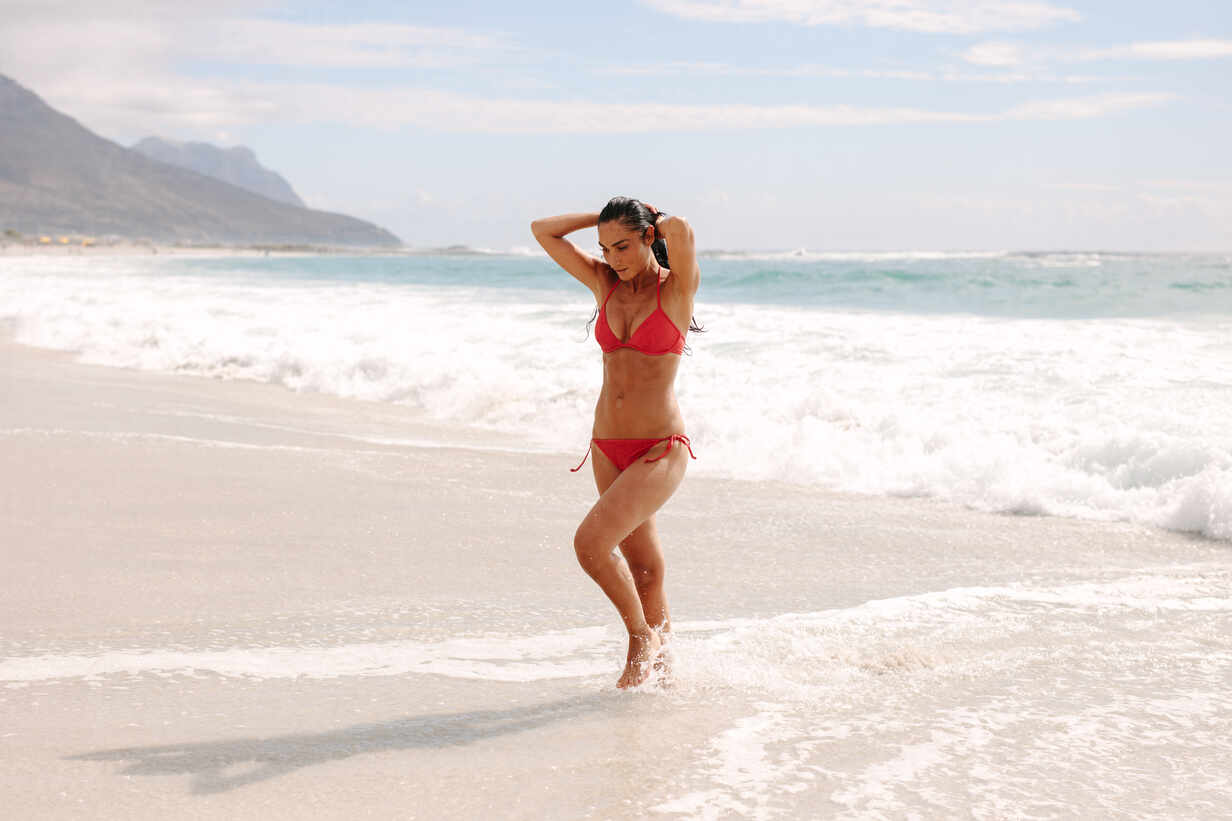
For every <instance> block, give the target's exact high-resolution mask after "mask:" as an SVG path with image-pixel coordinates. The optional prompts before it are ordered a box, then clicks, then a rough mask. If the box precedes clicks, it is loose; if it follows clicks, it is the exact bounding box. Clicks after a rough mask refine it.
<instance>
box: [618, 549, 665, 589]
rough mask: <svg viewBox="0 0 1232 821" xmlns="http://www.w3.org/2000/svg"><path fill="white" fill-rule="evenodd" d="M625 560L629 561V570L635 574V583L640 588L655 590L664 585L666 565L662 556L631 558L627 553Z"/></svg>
mask: <svg viewBox="0 0 1232 821" xmlns="http://www.w3.org/2000/svg"><path fill="white" fill-rule="evenodd" d="M625 561H626V562H628V563H629V572H630V573H632V574H633V583H634V584H635V585H637V589H638V590H641V591H644V590H655V589H657V588H659V587H662V586H663V575H664V572H665V566H664V564H663V558H662V557H661V556H657V555H656V556H652V557H650V558H647V559H642V558H637V557H634V558H632V559H630V558H629V556H628V555H627V554H626V555H625Z"/></svg>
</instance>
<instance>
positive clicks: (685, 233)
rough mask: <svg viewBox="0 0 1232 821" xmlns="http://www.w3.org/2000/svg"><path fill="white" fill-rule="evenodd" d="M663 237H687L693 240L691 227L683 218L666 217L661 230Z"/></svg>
mask: <svg viewBox="0 0 1232 821" xmlns="http://www.w3.org/2000/svg"><path fill="white" fill-rule="evenodd" d="M661 230H662V232H663V236H665V237H667V238H668V239H671V238H672V237H688V238H689V239H692V238H693V226H691V225H689V221H688V220H686V219H685V218H684V217H675V216H673V217H668V218H667V219H665V220H664V221H663V226H662V228H661Z"/></svg>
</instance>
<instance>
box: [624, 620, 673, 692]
mask: <svg viewBox="0 0 1232 821" xmlns="http://www.w3.org/2000/svg"><path fill="white" fill-rule="evenodd" d="M662 646H663V643H662V642H661V641H660V640H659V634H658V633H656V632H655V631H653V630H648V631H647V632H645V633H631V634H630V635H629V658H628V661H626V662H625V671H624V673H622V674H621V676H620V681H618V682H616V686H617V687H619V688H620V689H622V690H624V689H625V688H628V687H636V686H637V685H639V684H641V683H642V682H644V681H645V680H646V679H648V678H650V671H651V669H652V666H653V664H654V661H655V658H656V657H657V656H658V655H659V648H660V647H662Z"/></svg>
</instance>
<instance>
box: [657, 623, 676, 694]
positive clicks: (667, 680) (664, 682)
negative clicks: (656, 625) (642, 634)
mask: <svg viewBox="0 0 1232 821" xmlns="http://www.w3.org/2000/svg"><path fill="white" fill-rule="evenodd" d="M655 632H656V633H658V634H659V653H658V655H656V656H655V658H654V668H653V669H654V674H655V681H656V683H657V684H658V685H659V686H660V687H670V686H671V685H672V648H671V638H672V634H671V633H670V632H669V631H659V630H655Z"/></svg>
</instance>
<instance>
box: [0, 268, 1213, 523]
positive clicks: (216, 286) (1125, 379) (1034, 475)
mask: <svg viewBox="0 0 1232 821" xmlns="http://www.w3.org/2000/svg"><path fill="white" fill-rule="evenodd" d="M1052 256H1053V257H1055V256H1057V255H1052ZM1061 258H1062V261H1066V260H1068V261H1077V255H1061ZM1050 259H1052V257H1050V256H1047V255H1045V256H1031V255H1028V256H1015V257H1009V258H1004V259H1003V258H1000V257H996V258H992V259H980V260H977V261H976V262H978V264H980V265H991V266H994V267H993V268H991V269H989V270H988V271H986V272H985V274H982V275H986V276H988V277H990V278H991V279H990V281H992V280H996V281H998V282H1001V283H1002V284H1003V286H1004V283H1007V282H1011V281H1013V282H1018V283H1019V286H1017V287H1021V288H1024V289H1026V290H1025V291H1023V293H1028V292H1029V293H1036V291H1034V290H1032V289H1036V288H1038V287H1039V286H1037V285H1034V284H1031V283H1032V282H1034V281H1035V280H1034V279H1032V277H1033V276H1034V275H1033V274H1031V273H1030V270H1031V266H1032V265H1034V264H1036V263H1039V264H1049V260H1050ZM1098 261H1100V263H1101V265H1104V266H1105V267H1106V266H1107V265H1113V264H1114V263H1115V264H1124V265H1127V266H1128V267H1127V268H1125V271H1124V272H1123V273H1124V277H1125V278H1126V279H1127V281H1130V282H1136V281H1138V280H1140V279H1141V278H1142V277H1143V276H1144V274H1143V271H1145V270H1146V269H1147V268H1148V267H1149V266H1148V265H1147V263H1146V262H1143V261H1142V260H1138V259H1131V260H1130V262H1128V263H1121V262H1117V260H1116V258H1114V257H1112V256H1109V255H1100V256H1099V259H1098ZM960 263H964V264H975V263H974V262H972V261H971V260H957V261H951V262H944V261H942V262H937V261H932V262H929V263H927V265H928V266H932V267H925V268H922V269H919V270H914V269H913V270H912V271H907V272H906V274H908V275H909V276H908V277H907V278H906V279H901V278H900V279H894V278H889V279H885V278H884V277H882V274H880V273H878V272H879V271H880V269H879V268H877V267H876V266H875V265H874V266H873V267H871V268H870V267H867V265H866V266H865V267H861V268H859V269H858V270H857V271H856V272H855V274H853V275H852V276H849V277H848V279H847V285H844V286H842V287H839V286H838V285H835V286H834V287H835V288H837V289H838V290H836V291H834V293H833V294H832V295H831V297H830V298H828V299H831V301H833V300H834V299H837V298H838V297H836V296H834V294H842V293H846V291H844V290H843V288H847V287H858V288H863V289H865V290H866V291H867V292H868V293H870V294H871V293H879V291H877V289H882V288H885V287H889V286H888V285H887V283H897V284H895V285H893V287H894V288H898V289H899V291H900V297H899V298H900V300H903V301H905V302H904V305H903V308H900V309H898V310H873V309H869V308H866V307H855V306H842V305H824V304H823V305H809V304H807V301H806V302H805V304H802V305H800V306H796V307H792V306H790V305H783V304H765V303H764V302H749V301H737V300H736V299H735V297H737V296H739V295H740V294H741V293H746V292H739V291H736V290H733V288H735V287H736V286H735V285H734V284H733V283H735V282H736V281H738V280H739V279H740V277H741V276H752V275H757V276H762V274H756V271H755V270H754V269H753V268H748V267H742V264H740V263H724V264H725V265H728V266H729V267H728V268H725V269H722V270H719V271H717V272H716V280H715V282H714V283H713V286H714V290H715V292H716V295H717V296H716V298H715V299H714V300H713V301H708V300H707V297H706V294H705V292H704V291H703V293H701V294H699V297H698V302H697V304H696V306H695V316H696V317H697V319H698V321H700V322H701V323H702V324H703V325H704V326H705V327H706V332H705V333H702V334H698V333H691V334H689V336H688V343H689V347H690V350H689V355H688V356H685V357H684V358H683V359H682V360H681V367H680V372H679V376H678V382H677V393H678V397H679V400H680V404H681V407H682V412H683V414H684V418H685V419H686V425H687V432H688V433H689V435H690V437H691V438H692V439H693V442H694V445H695V447H694V450H695V452H696V453H697V455H698V457H699V460H698V461H696V462H692V463H691V464H690V470H691V471H696V472H700V473H703V474H708V475H713V476H723V477H731V478H741V479H753V480H781V481H786V482H794V483H801V484H806V485H816V486H819V487H825V488H828V489H836V490H842V491H852V492H862V493H875V494H890V495H901V496H931V497H939V498H944V499H949V500H953V501H956V502H959V503H962V504H966V505H970V506H972V507H974V508H979V509H983V510H991V511H1001V512H1011V513H1019V514H1037V515H1038V514H1045V515H1064V516H1076V517H1082V518H1095V519H1106V520H1127V521H1134V522H1142V523H1149V524H1152V525H1156V526H1159V527H1164V528H1168V529H1173V530H1184V531H1191V532H1195V533H1200V534H1203V535H1206V536H1210V537H1214V538H1219V539H1232V414H1229V413H1228V412H1227V409H1228V396H1229V390H1230V389H1232V377H1230V376H1229V374H1230V371H1229V369H1228V365H1227V363H1228V362H1232V307H1228V306H1222V307H1221V304H1220V303H1219V302H1218V301H1213V300H1211V299H1209V298H1203V299H1204V300H1205V301H1204V302H1202V303H1201V304H1203V305H1205V306H1206V307H1207V310H1206V311H1205V312H1196V307H1194V306H1191V308H1187V309H1186V310H1185V312H1181V313H1178V312H1176V311H1175V310H1173V309H1174V308H1175V307H1176V305H1177V304H1179V303H1168V305H1170V306H1171V307H1169V308H1168V309H1167V310H1161V312H1160V313H1159V315H1157V316H1142V315H1140V314H1141V312H1140V311H1139V310H1138V308H1137V307H1135V306H1137V305H1138V302H1134V301H1133V300H1135V299H1139V298H1138V297H1132V298H1131V297H1128V296H1127V297H1124V300H1123V303H1122V309H1124V310H1122V311H1121V312H1122V313H1124V314H1125V315H1114V316H1106V315H1102V314H1103V313H1107V312H1108V311H1107V310H1105V309H1101V311H1099V312H1096V315H1091V316H1071V315H1069V309H1067V308H1061V309H1058V313H1059V314H1060V315H1059V316H1055V317H1049V316H1039V315H1036V314H1039V313H1040V311H1039V310H1035V309H1033V310H1032V311H1030V312H1029V315H1020V316H1007V315H1004V314H1003V312H993V313H992V314H980V313H971V312H954V311H937V310H935V303H934V302H933V301H932V300H933V299H934V297H933V296H930V294H937V293H941V292H942V291H944V288H945V282H946V280H945V276H946V274H945V271H947V270H950V269H949V268H946V267H944V266H947V265H951V264H953V265H958V264H960ZM263 264H265V263H263V262H262V261H261V260H251V259H250V260H238V259H237V260H227V259H223V260H217V259H214V260H210V259H201V260H157V259H142V258H110V259H98V260H95V259H89V260H86V259H71V258H61V259H56V258H28V259H15V260H14V261H13V263H12V265H11V266H9V269H8V270H7V271H6V277H5V278H4V279H3V280H0V319H3V320H4V321H5V322H6V324H7V325H9V326H11V327H13V328H14V333H15V336H16V339H17V341H19V342H22V343H24V344H30V345H38V346H44V347H49V348H56V349H62V350H72V351H76V352H78V354H79V356H80V359H81V360H82V361H84V362H90V363H97V364H103V365H110V366H120V367H131V368H141V369H147V370H157V371H167V372H175V373H189V374H197V375H201V376H207V377H213V378H223V379H248V380H257V381H262V382H269V383H274V384H279V385H283V386H285V387H287V388H289V389H291V390H294V391H314V392H322V393H328V394H333V395H337V396H344V397H353V398H358V399H364V400H371V401H383V402H396V403H400V404H403V405H406V406H409V407H412V408H414V409H417V410H418V411H420V412H422V413H423V414H424V415H425V416H426V417H428V418H430V419H433V420H437V421H442V422H448V423H451V424H456V425H458V426H461V427H466V428H469V429H471V430H472V431H474V430H480V431H486V432H488V433H490V434H492V435H494V436H496V435H499V436H500V437H501V439H502V441H504V442H505V443H507V445H508V446H510V447H515V448H528V449H534V450H553V451H557V452H560V453H561V454H562V469H563V468H564V467H571V466H572V464H573V462H572V461H570V462H569V464H568V465H566V464H565V461H567V460H566V459H565V458H564V457H565V456H566V455H567V457H568V459H569V460H572V459H576V458H577V457H578V454H579V453H580V452H581V451H582V450H584V448H585V445H586V442H587V440H588V439H589V434H590V427H591V422H592V416H593V410H594V402H595V398H596V396H597V394H598V390H599V387H600V384H601V379H602V372H601V365H600V355H599V352H598V349H597V346H596V345H595V343H594V342H593V338H592V336H593V334H592V333H588V329H587V326H586V320H587V319H588V318H590V317H591V316H592V315H593V313H594V308H595V304H594V301H593V299H591V298H590V296H589V295H588V294H586V293H585V290H584V289H582V288H581V287H580V286H576V283H573V285H574V287H573V288H572V289H568V285H569V283H572V280H569V283H565V284H564V287H565V288H566V289H565V290H561V289H560V288H559V287H557V289H556V290H553V289H552V288H549V287H546V286H545V285H544V280H543V279H542V278H543V277H546V276H547V274H546V273H545V271H546V270H547V269H546V268H542V267H541V266H543V265H547V263H542V262H540V261H538V260H534V259H530V258H525V257H521V258H516V257H510V258H492V259H488V258H486V257H485V258H477V257H468V258H453V257H450V258H442V259H439V260H437V259H435V258H430V257H415V258H409V259H402V260H393V261H390V260H376V261H371V260H365V259H363V258H338V259H333V258H315V257H305V258H303V259H294V260H280V261H277V264H276V265H275V264H274V263H270V264H269V265H270V266H271V267H261V266H262V265H263ZM708 264H711V265H713V264H715V263H713V262H711V263H708ZM877 264H880V263H877ZM921 264H924V263H921ZM1186 264H1190V263H1186ZM398 265H411V266H412V267H411V268H410V269H407V270H403V269H402V268H398V267H397V266H398ZM732 265H734V266H735V267H730V266H732ZM843 265H847V263H846V262H844V263H843ZM365 266H375V267H372V268H371V269H369V268H365ZM391 266H392V267H391ZM414 266H419V267H414ZM475 266H479V267H478V268H476V267H475ZM537 266H538V267H537ZM939 266H940V267H939ZM997 266H999V267H997ZM421 268H422V271H421V270H420V269H421ZM1227 268H1228V266H1227V263H1226V261H1221V260H1220V259H1218V258H1209V259H1208V258H1199V259H1197V261H1194V262H1192V269H1189V268H1187V269H1185V270H1171V271H1169V272H1167V275H1166V276H1161V277H1157V278H1156V279H1157V281H1155V284H1154V285H1153V286H1151V287H1153V288H1154V290H1152V291H1150V293H1151V294H1154V295H1156V296H1157V297H1159V298H1160V299H1163V298H1164V297H1166V296H1167V295H1168V294H1171V293H1182V292H1178V291H1176V289H1173V288H1171V285H1170V284H1169V283H1173V284H1174V283H1175V282H1177V281H1182V280H1186V278H1191V279H1195V280H1200V281H1202V282H1205V283H1207V284H1208V285H1210V286H1211V287H1214V286H1215V285H1216V284H1218V283H1219V282H1221V281H1222V279H1221V277H1227V276H1228V274H1227V273H1226V269H1227ZM845 270H846V268H835V269H829V268H823V269H817V270H814V269H801V271H797V272H796V273H794V274H792V275H791V276H789V277H787V279H784V280H781V281H780V282H779V284H778V285H776V286H774V287H778V288H785V289H788V290H787V291H784V293H785V294H787V296H783V294H779V296H777V297H775V298H776V299H778V300H779V301H780V302H781V301H783V300H785V299H789V297H790V295H791V293H796V292H795V291H791V289H793V288H795V289H800V288H804V289H805V290H803V291H798V292H799V293H800V294H805V293H806V292H807V291H808V289H810V288H812V287H813V284H811V283H814V282H815V281H817V280H816V278H817V277H819V276H822V275H823V274H824V275H826V276H830V277H831V278H838V279H842V277H843V276H846V275H845V274H844V273H843V271H845ZM981 270H982V269H981ZM1081 270H1088V269H1087V268H1083V269H1081ZM1101 270H1102V269H1101ZM476 271H477V272H478V273H475V272H476ZM810 271H811V273H810ZM467 272H472V274H473V276H472V279H474V277H478V276H480V275H482V277H483V279H482V281H481V282H469V283H467V282H466V281H465V276H466V275H467ZM742 272H743V273H742ZM827 272H828V273H827ZM558 273H559V272H558ZM763 273H764V272H763ZM789 273H790V272H789ZM519 276H525V278H526V280H527V282H528V283H531V285H530V287H528V288H525V289H520V288H518V287H517V283H518V281H519V279H518V278H519ZM561 276H563V275H561ZM974 276H976V272H975V271H974V269H973V270H972V271H969V272H967V273H964V274H963V275H962V281H963V282H972V281H974V280H972V277H974ZM1099 276H1100V277H1105V274H1100V275H1099ZM724 277H727V279H726V280H724ZM801 277H803V279H801ZM809 277H812V278H813V279H809ZM912 277H917V278H916V279H912ZM451 278H452V279H451ZM1105 278H1106V277H1105ZM459 280H461V281H459ZM725 281H726V282H727V283H728V284H727V285H726V286H725V285H723V282H725ZM1144 281H1145V280H1144ZM801 282H804V283H805V284H804V285H801ZM1083 282H1085V284H1083V285H1080V286H1076V287H1078V288H1079V290H1082V291H1083V292H1084V293H1086V294H1088V296H1090V294H1092V293H1095V294H1098V293H1102V292H1101V291H1100V290H1099V289H1100V288H1104V289H1107V288H1111V287H1113V286H1112V285H1108V284H1100V283H1104V282H1105V280H1104V279H1099V280H1091V281H1090V282H1086V281H1083ZM1023 283H1026V284H1023ZM757 287H758V288H761V289H762V290H767V289H769V290H768V292H769V293H771V295H773V293H774V292H773V288H771V286H770V285H768V284H767V281H765V280H762V281H761V282H760V284H759V285H758V286H757ZM999 287H1000V286H999ZM1005 287H1008V286H1005ZM1117 287H1121V286H1117ZM1134 287H1138V286H1134ZM1141 287H1146V286H1141ZM725 289H726V290H725ZM913 289H914V290H913ZM920 289H923V290H920ZM1131 290H1132V289H1131ZM1220 293H1222V292H1220ZM725 294H726V297H724V295H725ZM903 294H906V296H903ZM911 294H916V295H917V297H918V300H917V301H916V302H912V301H911V298H910V295H911ZM1184 294H1189V292H1183V295H1182V297H1179V298H1183V299H1190V298H1191V297H1190V296H1184ZM1159 295H1163V296H1159ZM1092 298H1094V297H1092ZM1152 298H1155V297H1152ZM1100 299H1103V297H1100ZM1081 301H1082V300H1081V299H1080V300H1079V302H1081ZM1140 301H1141V300H1140V299H1139V302H1140ZM1067 304H1070V303H1067ZM1186 304H1188V303H1186ZM920 305H925V307H924V308H920V307H919V306H920ZM912 307H914V310H906V308H912ZM1105 307H1106V306H1105ZM1225 308H1226V310H1225ZM1131 309H1132V310H1131ZM1114 313H1115V312H1114ZM590 330H591V331H593V326H592V327H591V329H590ZM442 444H448V443H442Z"/></svg>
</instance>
